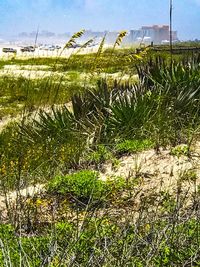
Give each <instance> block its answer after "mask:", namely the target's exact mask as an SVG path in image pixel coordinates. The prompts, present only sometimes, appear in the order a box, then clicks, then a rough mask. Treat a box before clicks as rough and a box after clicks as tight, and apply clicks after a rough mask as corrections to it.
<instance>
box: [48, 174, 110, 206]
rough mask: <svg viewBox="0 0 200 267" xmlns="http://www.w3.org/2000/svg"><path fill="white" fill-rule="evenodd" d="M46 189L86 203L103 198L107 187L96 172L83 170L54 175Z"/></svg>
mask: <svg viewBox="0 0 200 267" xmlns="http://www.w3.org/2000/svg"><path fill="white" fill-rule="evenodd" d="M47 190H48V192H49V193H54V194H58V195H61V196H64V197H68V198H69V199H73V200H75V199H77V200H78V201H80V202H82V203H84V204H88V203H89V202H90V201H91V200H92V201H94V202H100V201H102V200H105V198H106V194H107V192H108V187H107V185H106V183H104V182H103V181H102V180H100V179H99V174H98V173H97V172H94V171H90V170H84V171H79V172H77V173H73V174H69V175H66V176H56V177H55V178H53V179H52V180H51V181H50V182H49V183H48V186H47Z"/></svg>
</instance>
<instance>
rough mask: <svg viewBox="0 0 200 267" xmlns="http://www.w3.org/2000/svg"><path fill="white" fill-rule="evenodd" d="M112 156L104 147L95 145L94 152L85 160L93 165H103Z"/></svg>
mask: <svg viewBox="0 0 200 267" xmlns="http://www.w3.org/2000/svg"><path fill="white" fill-rule="evenodd" d="M112 158H113V154H112V153H111V151H109V150H108V148H107V147H106V146H104V145H97V147H96V149H95V150H92V151H91V152H89V153H88V154H87V156H86V160H87V161H88V162H89V163H91V164H95V165H99V164H102V163H104V162H105V161H106V160H111V159H112Z"/></svg>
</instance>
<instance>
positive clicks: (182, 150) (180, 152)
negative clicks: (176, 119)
mask: <svg viewBox="0 0 200 267" xmlns="http://www.w3.org/2000/svg"><path fill="white" fill-rule="evenodd" d="M170 153H171V155H173V156H177V157H178V158H179V157H181V156H188V155H189V147H188V145H185V144H182V145H177V146H175V147H173V148H172V149H171V152H170Z"/></svg>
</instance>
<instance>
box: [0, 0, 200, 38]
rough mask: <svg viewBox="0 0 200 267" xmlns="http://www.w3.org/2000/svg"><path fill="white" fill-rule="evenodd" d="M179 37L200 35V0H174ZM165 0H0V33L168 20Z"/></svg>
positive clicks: (113, 27)
mask: <svg viewBox="0 0 200 267" xmlns="http://www.w3.org/2000/svg"><path fill="white" fill-rule="evenodd" d="M173 13H174V23H173V24H174V28H175V29H176V30H178V32H179V36H180V38H181V39H194V38H199V39H200V0H174V11H173ZM168 22H169V0H0V25H1V27H0V34H9V35H14V34H16V33H18V32H22V31H28V32H31V31H33V30H36V29H37V26H38V25H39V27H40V29H41V30H44V29H46V30H49V31H53V32H57V33H62V32H74V31H77V30H80V29H92V30H110V31H111V30H122V29H127V30H130V29H137V28H139V27H141V26H142V25H151V24H168Z"/></svg>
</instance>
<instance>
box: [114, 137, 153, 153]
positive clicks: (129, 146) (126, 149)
mask: <svg viewBox="0 0 200 267" xmlns="http://www.w3.org/2000/svg"><path fill="white" fill-rule="evenodd" d="M153 146H154V143H153V142H152V141H151V140H149V139H146V140H124V141H123V142H120V143H118V144H116V146H115V150H116V153H119V154H126V153H136V152H140V151H143V150H146V149H150V148H152V147H153Z"/></svg>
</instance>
